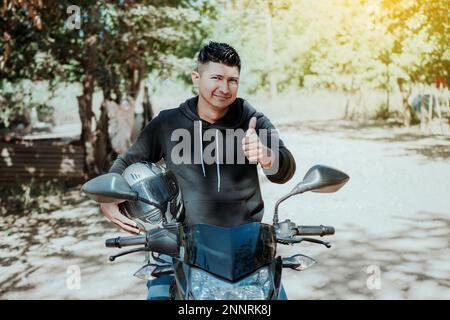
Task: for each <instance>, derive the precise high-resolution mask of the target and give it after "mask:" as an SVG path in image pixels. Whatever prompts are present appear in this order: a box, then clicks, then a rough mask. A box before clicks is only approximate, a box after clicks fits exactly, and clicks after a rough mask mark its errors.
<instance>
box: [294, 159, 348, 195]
mask: <svg viewBox="0 0 450 320" xmlns="http://www.w3.org/2000/svg"><path fill="white" fill-rule="evenodd" d="M348 180H349V176H348V175H346V174H345V173H344V172H342V171H339V170H337V169H334V168H331V167H326V166H322V165H315V166H314V167H312V168H311V169H309V170H308V172H307V173H306V174H305V177H304V178H303V181H302V182H300V183H299V184H298V185H296V186H295V188H294V189H292V191H291V192H290V194H291V195H295V194H299V193H303V192H306V191H312V192H321V193H332V192H336V191H338V190H339V189H340V188H342V186H343V185H344V184H346V183H347V181H348Z"/></svg>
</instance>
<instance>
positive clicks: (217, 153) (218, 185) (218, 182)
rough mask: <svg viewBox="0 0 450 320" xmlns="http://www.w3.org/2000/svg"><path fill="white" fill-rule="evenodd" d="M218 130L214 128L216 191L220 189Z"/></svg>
mask: <svg viewBox="0 0 450 320" xmlns="http://www.w3.org/2000/svg"><path fill="white" fill-rule="evenodd" d="M219 159H220V158H219V130H217V129H216V168H217V192H219V191H220V166H219Z"/></svg>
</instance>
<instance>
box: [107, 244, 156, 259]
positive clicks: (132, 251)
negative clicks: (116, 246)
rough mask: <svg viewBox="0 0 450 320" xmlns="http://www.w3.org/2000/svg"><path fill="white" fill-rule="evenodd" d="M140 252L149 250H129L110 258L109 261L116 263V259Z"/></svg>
mask: <svg viewBox="0 0 450 320" xmlns="http://www.w3.org/2000/svg"><path fill="white" fill-rule="evenodd" d="M139 251H148V250H147V248H145V247H144V248H137V249H132V250H127V251H122V252H120V253H119V254H116V255H114V256H109V261H114V260H116V258H118V257H121V256H124V255H126V254H130V253H135V252H139Z"/></svg>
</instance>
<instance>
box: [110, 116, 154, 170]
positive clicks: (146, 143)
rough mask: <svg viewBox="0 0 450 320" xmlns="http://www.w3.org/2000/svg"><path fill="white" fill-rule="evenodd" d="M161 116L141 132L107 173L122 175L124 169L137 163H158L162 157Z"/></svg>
mask: <svg viewBox="0 0 450 320" xmlns="http://www.w3.org/2000/svg"><path fill="white" fill-rule="evenodd" d="M160 122H161V115H158V116H157V117H155V118H153V120H151V121H150V122H149V123H148V124H147V125H146V126H145V128H144V130H142V131H141V133H140V134H139V136H138V138H137V139H136V141H135V142H134V143H133V145H132V146H131V147H130V148H128V150H127V151H125V152H124V153H122V154H121V155H119V156H118V157H117V159H116V160H115V161H114V163H113V165H112V166H111V168H110V169H109V172H115V173H119V174H122V172H123V171H124V170H125V168H126V167H128V166H129V165H131V164H133V163H136V162H139V161H148V162H152V163H155V162H158V161H159V160H161V158H162V157H163V151H162V150H163V149H162V145H161V134H162V131H161V130H160V127H161V123H160Z"/></svg>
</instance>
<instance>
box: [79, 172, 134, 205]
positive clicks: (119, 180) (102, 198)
mask: <svg viewBox="0 0 450 320" xmlns="http://www.w3.org/2000/svg"><path fill="white" fill-rule="evenodd" d="M81 191H82V192H84V193H85V194H86V195H87V196H88V197H89V198H91V199H92V200H94V201H97V202H99V203H112V202H116V201H117V200H131V201H136V200H137V199H138V194H137V192H135V191H133V190H131V188H130V186H129V185H128V183H127V181H126V180H125V178H124V177H122V176H121V175H120V174H118V173H107V174H103V175H101V176H98V177H96V178H94V179H91V180H89V181H88V182H86V183H85V184H83V186H82V187H81Z"/></svg>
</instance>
